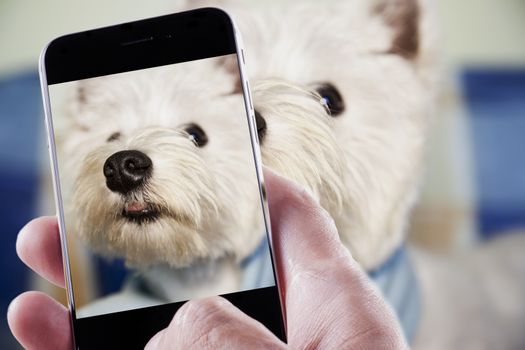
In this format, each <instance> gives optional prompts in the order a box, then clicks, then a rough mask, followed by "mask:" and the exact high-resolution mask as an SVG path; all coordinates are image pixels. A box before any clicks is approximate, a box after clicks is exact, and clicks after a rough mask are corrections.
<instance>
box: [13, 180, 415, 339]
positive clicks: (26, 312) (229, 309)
mask: <svg viewBox="0 0 525 350" xmlns="http://www.w3.org/2000/svg"><path fill="white" fill-rule="evenodd" d="M265 180H266V188H267V192H268V202H269V208H270V215H271V218H272V231H273V237H272V238H273V245H274V254H275V258H276V261H277V269H278V271H279V272H280V276H279V277H280V286H281V293H282V296H283V301H284V307H285V310H286V316H287V333H288V345H286V344H284V343H282V342H281V341H280V340H279V339H277V338H276V337H275V336H274V335H273V334H272V333H271V332H270V331H268V330H267V329H266V328H265V327H264V326H263V325H262V324H260V323H259V322H257V321H255V320H253V319H251V318H250V317H248V316H247V315H245V314H244V313H242V312H241V311H240V310H239V309H237V308H236V307H235V306H233V305H232V304H231V303H229V302H228V301H226V300H225V299H223V298H221V297H211V298H206V299H200V300H192V301H189V302H187V303H186V304H184V306H183V307H181V308H180V309H179V311H177V313H176V314H175V316H174V318H173V320H172V322H171V323H170V325H169V326H168V327H167V328H166V329H164V330H161V331H160V332H159V333H157V335H155V336H154V337H153V338H152V339H151V340H150V342H149V343H148V345H147V346H146V349H179V348H183V349H191V348H195V349H203V348H204V349H206V348H208V349H212V348H213V349H216V348H219V349H220V348H223V349H232V348H242V349H245V348H250V349H252V348H264V349H266V348H275V349H284V348H287V347H289V348H291V349H307V348H325V349H344V348H351V349H354V348H370V349H400V348H407V345H406V342H405V340H404V338H403V335H402V332H401V328H400V326H399V324H398V322H397V320H396V318H395V316H394V315H393V312H392V310H391V309H390V307H389V306H388V305H387V304H386V302H385V301H384V300H383V298H382V297H381V295H380V293H379V292H378V290H377V289H376V288H375V287H374V286H373V285H372V284H371V282H370V281H369V280H368V278H367V276H366V274H365V273H364V272H363V271H362V270H361V268H360V267H359V266H358V264H357V263H356V262H355V261H354V260H353V259H352V257H351V255H350V254H349V252H348V251H347V249H346V248H345V247H344V246H343V245H342V244H341V242H340V240H339V236H338V234H337V230H336V228H335V225H334V223H333V220H332V219H331V218H330V216H329V215H328V213H327V212H326V211H324V210H323V209H322V208H320V207H319V205H318V204H317V203H316V202H315V200H314V199H313V198H312V197H311V196H310V195H309V194H308V193H307V192H306V191H305V190H303V189H301V188H300V187H298V186H297V185H295V184H293V183H292V182H290V181H288V180H285V179H283V178H282V177H280V176H278V175H276V174H274V173H272V172H270V171H265ZM17 251H18V254H19V256H20V258H21V259H22V260H23V261H24V262H25V263H26V264H27V265H28V266H29V267H31V268H32V269H34V270H35V271H36V272H38V273H39V274H40V275H42V276H43V277H45V278H47V279H49V280H50V281H52V282H54V283H55V284H58V285H61V286H63V285H64V278H63V273H62V260H61V255H60V242H59V236H58V228H57V224H56V219H55V218H51V217H48V218H39V219H36V220H33V221H32V222H30V223H29V224H28V225H27V226H26V227H25V228H24V229H23V230H22V231H21V233H20V235H19V238H18V241H17ZM68 317H69V316H68V313H67V310H66V309H65V308H64V307H63V306H61V305H60V304H59V303H57V302H56V301H54V300H53V299H51V298H50V297H48V296H46V295H45V294H42V293H38V292H27V293H24V294H22V295H20V296H19V297H17V298H16V299H15V300H14V301H13V302H12V304H11V306H10V308H9V312H8V320H9V325H10V327H11V329H12V331H13V334H14V335H15V336H16V337H17V339H18V340H19V341H20V342H21V343H22V345H24V346H25V347H27V348H29V349H31V348H38V349H68V348H71V344H72V342H71V331H70V325H69V319H68Z"/></svg>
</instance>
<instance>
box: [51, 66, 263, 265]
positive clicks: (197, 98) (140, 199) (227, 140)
mask: <svg viewBox="0 0 525 350" xmlns="http://www.w3.org/2000/svg"><path fill="white" fill-rule="evenodd" d="M220 62H221V60H208V62H205V61H198V62H189V63H185V64H180V65H175V66H167V67H162V68H156V69H154V70H146V71H135V72H129V73H125V74H118V75H114V76H106V77H99V78H93V79H90V80H85V81H82V82H80V83H79V84H78V86H77V88H76V91H75V93H74V95H73V96H72V97H71V101H70V103H69V114H70V120H69V121H70V125H71V126H70V128H69V129H67V130H65V133H63V135H64V136H63V137H64V140H63V142H61V147H60V148H59V154H58V157H59V162H60V161H61V160H64V161H67V163H65V165H64V167H63V169H61V171H62V174H63V178H64V179H65V184H66V185H67V186H69V187H71V188H72V189H73V191H72V193H71V195H70V196H69V199H68V200H66V211H67V212H68V213H67V215H66V223H67V227H68V230H69V231H72V232H73V233H75V234H78V235H79V236H80V237H82V238H84V239H85V241H87V242H88V243H89V245H90V246H92V247H94V248H96V249H97V250H99V251H101V252H103V253H106V254H109V255H114V256H122V257H125V259H126V261H127V263H128V264H130V265H138V266H146V265H150V264H154V263H167V264H170V265H172V266H175V267H180V266H186V265H188V264H191V263H192V262H194V261H195V260H196V259H208V258H212V259H214V258H220V257H223V256H225V255H233V256H236V257H242V256H243V255H246V254H248V253H249V251H250V250H251V249H252V248H253V245H256V244H257V243H258V239H257V237H261V235H262V234H263V224H262V217H261V215H260V201H259V197H258V193H259V192H258V187H257V186H258V185H257V180H256V177H255V172H254V170H253V169H254V167H253V156H252V151H251V148H250V137H249V133H248V124H247V120H246V116H245V112H244V104H243V100H242V95H240V94H239V93H232V92H234V91H235V90H236V86H235V83H236V77H235V76H234V75H231V74H229V73H228V72H227V71H226V70H224V69H222V66H221V65H220V64H219V63H220ZM250 165H251V166H250ZM63 187H65V186H63Z"/></svg>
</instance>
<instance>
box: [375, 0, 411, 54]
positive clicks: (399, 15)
mask: <svg viewBox="0 0 525 350" xmlns="http://www.w3.org/2000/svg"><path fill="white" fill-rule="evenodd" d="M374 12H375V13H376V14H377V15H379V16H381V17H382V18H383V20H384V22H385V23H386V24H387V25H388V26H389V27H391V28H392V30H393V39H392V45H391V47H390V49H389V50H388V52H387V53H393V54H398V55H400V56H402V57H404V58H406V59H409V60H412V59H415V58H416V57H417V55H418V53H419V49H420V28H419V23H420V15H421V13H420V6H419V3H418V0H381V1H380V2H379V3H378V4H377V5H376V6H375V7H374Z"/></svg>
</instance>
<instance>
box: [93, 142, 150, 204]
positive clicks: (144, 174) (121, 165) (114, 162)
mask: <svg viewBox="0 0 525 350" xmlns="http://www.w3.org/2000/svg"><path fill="white" fill-rule="evenodd" d="M152 168H153V163H152V162H151V159H150V158H149V157H148V156H147V155H146V154H144V153H142V152H140V151H135V150H130V151H120V152H116V153H114V154H112V155H111V156H110V157H109V158H108V159H106V162H105V163H104V167H103V172H104V176H105V177H106V186H107V187H108V188H109V189H110V190H111V191H113V192H118V193H121V194H127V193H129V192H131V191H133V190H134V189H136V188H138V187H139V186H141V185H142V184H143V183H144V182H145V181H146V180H147V179H148V178H149V177H150V176H151V171H152Z"/></svg>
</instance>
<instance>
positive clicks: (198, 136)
mask: <svg viewBox="0 0 525 350" xmlns="http://www.w3.org/2000/svg"><path fill="white" fill-rule="evenodd" d="M184 131H186V132H187V133H188V135H189V136H190V140H192V141H193V142H194V143H195V145H197V147H202V146H204V145H206V144H207V143H208V136H207V135H206V133H205V132H204V130H202V128H201V127H200V126H198V125H197V124H189V125H188V126H186V128H185V129H184Z"/></svg>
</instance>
